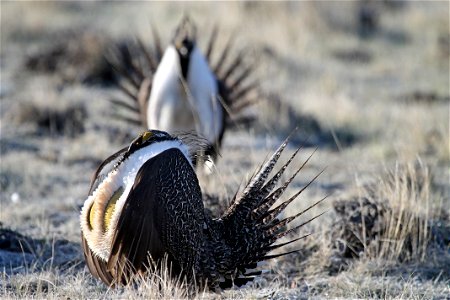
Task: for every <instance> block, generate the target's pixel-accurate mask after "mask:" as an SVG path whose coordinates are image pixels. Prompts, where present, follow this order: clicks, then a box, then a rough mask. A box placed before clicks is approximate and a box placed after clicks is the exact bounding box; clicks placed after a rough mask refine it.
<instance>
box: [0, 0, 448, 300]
mask: <svg viewBox="0 0 450 300" xmlns="http://www.w3.org/2000/svg"><path fill="white" fill-rule="evenodd" d="M185 14H187V15H189V16H190V17H191V19H192V20H193V21H194V22H195V23H196V24H197V27H198V29H197V40H198V43H199V45H200V47H201V48H202V49H205V48H206V43H207V41H208V39H209V36H210V33H211V30H212V28H213V26H214V25H215V24H217V25H218V26H219V36H218V41H217V42H218V47H220V46H224V45H225V44H226V43H227V41H228V39H229V38H230V37H233V38H235V47H234V49H235V50H236V51H244V53H245V54H246V55H245V60H246V61H247V62H249V63H253V64H255V65H256V66H257V67H256V72H255V77H256V78H258V80H259V82H260V87H261V90H262V95H263V97H262V98H261V101H260V102H259V103H258V104H257V105H255V106H254V107H252V109H251V114H252V115H253V116H254V117H255V119H256V120H255V121H254V122H253V123H251V124H249V125H248V126H240V127H236V128H234V129H233V130H231V131H228V132H227V133H226V135H225V139H224V147H223V149H222V154H221V158H220V159H219V161H218V166H217V171H216V173H215V174H214V176H212V178H209V179H205V180H204V181H203V182H202V188H203V189H204V191H205V192H208V193H211V194H215V195H218V197H222V198H225V199H227V197H229V196H230V195H234V192H235V190H236V189H237V188H238V186H239V184H240V183H241V182H242V181H243V180H244V181H245V179H247V178H248V177H249V176H250V175H251V174H252V173H253V171H254V170H255V168H256V167H257V166H258V165H259V164H260V163H261V162H262V161H263V160H264V158H265V157H266V155H267V153H270V151H272V150H273V149H274V147H275V146H276V145H277V144H278V143H279V142H280V141H281V140H282V139H284V138H285V137H286V135H287V134H289V133H290V132H291V131H292V129H293V128H295V127H296V126H298V127H299V133H298V136H296V138H295V139H294V143H293V145H292V147H293V148H292V149H290V151H293V150H294V147H295V146H298V145H301V144H302V145H305V146H306V149H305V151H303V154H302V155H301V158H302V159H305V158H306V157H307V156H308V155H309V154H310V153H311V152H312V151H313V150H314V149H315V148H316V147H317V148H318V151H317V152H316V154H315V155H314V156H313V159H312V161H311V163H310V164H309V165H308V167H307V168H306V170H305V171H304V173H302V174H301V175H300V176H299V179H298V180H297V182H296V183H295V184H294V185H293V187H292V188H291V192H293V191H295V190H296V189H298V188H300V187H302V186H303V185H304V183H306V182H308V181H309V179H311V178H312V176H314V175H315V174H316V173H317V172H319V171H320V170H321V169H322V168H324V167H327V170H326V172H325V173H324V174H323V175H322V176H321V177H320V178H319V180H318V181H317V182H316V183H315V184H313V185H312V186H311V187H310V188H308V190H307V191H305V193H304V197H303V199H302V201H299V202H302V203H297V204H295V205H293V207H292V208H291V212H295V211H296V210H298V209H299V208H302V207H306V206H307V204H308V203H309V204H310V203H312V201H314V200H318V199H320V198H321V197H323V196H325V195H331V197H330V198H331V199H330V201H329V202H328V203H325V204H324V205H323V206H320V207H319V208H317V210H316V212H320V211H321V210H324V209H330V213H329V214H327V217H326V218H324V220H323V221H321V222H320V223H321V224H316V225H311V229H312V230H315V231H320V232H321V233H320V235H319V236H320V238H317V239H316V243H314V242H312V241H306V242H305V243H304V244H302V247H303V249H305V250H304V251H302V252H301V253H300V254H299V255H297V256H295V257H290V258H289V259H287V260H286V261H282V262H281V263H280V265H279V266H278V267H277V266H272V267H274V268H275V271H274V272H273V273H271V275H267V276H266V277H264V278H263V280H262V281H261V282H259V283H258V284H259V286H258V287H259V288H260V289H261V288H264V287H267V286H273V282H276V284H275V286H276V287H275V289H276V291H278V292H280V293H286V295H291V296H292V295H297V296H298V295H299V293H300V294H301V295H303V296H306V297H308V296H312V295H316V296H317V295H319V296H322V297H325V296H341V297H370V296H374V295H375V296H376V295H380V297H382V296H386V297H389V296H392V297H395V296H402V295H403V296H405V295H406V296H408V295H410V294H402V293H403V292H402V291H404V289H405V286H407V287H409V289H408V290H410V291H411V293H412V294H414V293H415V292H418V291H421V293H422V294H421V295H422V296H424V297H425V298H427V297H428V296H430V297H434V296H437V297H439V296H443V295H445V293H446V292H449V290H448V280H449V278H450V270H449V268H450V263H449V262H450V258H449V256H450V255H449V252H448V249H449V248H448V245H449V240H450V238H449V235H450V234H449V232H450V229H449V228H450V225H449V217H448V215H449V211H450V187H449V182H450V178H449V170H450V150H449V147H450V140H449V134H450V133H449V103H450V91H449V56H450V37H449V3H448V2H445V1H443V2H425V1H423V2H400V1H389V0H385V1H351V2H344V1H338V2H325V1H320V2H281V3H279V2H276V3H275V2H273V3H272V2H267V3H266V2H264V3H259V2H232V3H225V2H219V3H209V2H206V3H204V2H195V3H191V2H182V3H179V2H154V3H153V2H152V3H150V2H108V1H102V2H56V1H52V2H38V1H36V2H2V3H1V40H0V42H1V53H0V68H1V69H0V72H1V73H0V75H1V77H0V121H1V128H0V130H1V131H0V135H1V136H0V137H1V146H0V151H1V156H0V188H1V192H0V201H1V207H0V209H1V210H0V222H1V224H2V234H1V235H0V239H1V240H0V246H1V249H0V267H1V268H2V269H3V270H6V271H4V272H3V275H2V276H3V279H4V280H2V283H1V284H0V285H1V291H2V293H4V295H9V296H14V297H18V296H27V295H28V296H29V295H31V294H30V293H31V291H32V290H34V292H35V294H34V295H41V296H46V295H49V293H50V295H54V296H75V297H76V296H78V297H80V296H82V295H84V296H87V297H89V296H91V297H95V295H97V296H98V295H99V294H96V293H98V292H99V291H102V290H101V288H100V287H99V286H95V285H94V287H95V288H94V287H93V283H92V282H91V281H90V279H89V278H90V277H89V276H88V275H86V273H85V272H86V271H85V270H84V262H83V261H82V253H81V249H80V247H79V245H78V243H79V241H80V239H79V234H80V230H79V220H78V215H79V209H80V207H81V205H82V204H83V202H84V200H85V197H86V196H87V192H88V188H89V181H90V177H91V175H92V174H93V172H94V171H95V169H96V167H97V166H98V164H99V163H100V162H101V161H102V160H103V159H105V158H106V157H107V156H109V155H110V154H112V153H113V152H114V151H116V150H117V149H119V148H121V147H123V146H124V145H126V144H128V143H129V142H130V141H131V140H132V138H133V137H134V136H136V135H137V134H138V133H139V132H140V130H141V128H139V127H135V126H133V125H131V124H126V123H124V122H121V121H119V120H116V119H115V118H113V117H112V115H113V113H114V112H115V109H114V108H113V107H112V105H111V103H110V102H109V101H108V100H110V99H112V98H117V97H123V95H122V94H121V92H120V91H119V90H118V89H117V87H116V81H117V76H116V74H115V73H114V72H113V70H112V69H111V67H110V66H109V65H108V63H107V62H106V60H105V58H104V54H105V53H106V52H107V51H108V49H110V48H111V47H112V46H119V47H120V46H121V45H125V44H127V43H130V42H134V40H135V38H136V37H140V38H142V40H144V41H147V42H148V43H149V44H150V43H151V42H152V38H151V26H150V25H151V24H153V25H155V27H156V28H157V29H158V31H159V32H160V36H161V40H162V44H163V45H167V44H168V43H169V42H170V40H171V38H172V36H173V34H174V30H175V28H176V27H177V25H178V23H179V22H180V20H181V19H182V17H183V16H184V15H185ZM215 59H218V57H216V58H215ZM213 60H214V58H213ZM306 140H307V142H306ZM300 164H301V161H299V162H298V164H297V166H299V165H300ZM374 187H378V189H377V188H374ZM400 194H401V196H399V195H400ZM361 199H365V200H364V201H363V200H361ZM366 200H367V203H366ZM403 201H404V202H403ZM366 204H367V205H366ZM399 204H401V205H400V206H401V208H400V214H396V212H397V211H398V209H397V208H396V207H397V205H399ZM381 207H382V208H381ZM405 207H406V208H405ZM363 208H364V209H363ZM371 208H373V209H375V211H376V213H375V214H371V213H370V209H371ZM405 209H406V210H405ZM386 211H388V212H392V211H394V213H385V212H386ZM405 211H406V212H407V213H405ZM382 212H384V213H382ZM408 213H409V214H408ZM355 214H356V217H355ZM424 214H425V216H424ZM379 215H380V217H379ZM381 215H384V216H386V215H389V216H390V217H389V219H388V220H391V221H392V220H397V222H399V223H395V222H394V221H392V222H394V224H400V223H402V224H404V223H405V221H404V219H402V218H404V216H405V215H407V216H409V217H408V218H409V219H408V220H409V221H411V220H413V221H411V224H416V225H417V226H418V228H419V229H417V230H418V231H420V232H422V231H426V232H427V233H426V234H425V235H424V240H426V243H425V244H426V245H425V244H423V241H422V244H421V243H420V242H418V243H419V244H420V245H421V246H420V247H422V248H423V249H422V250H421V251H418V252H417V253H416V252H415V250H414V251H413V250H412V249H415V247H416V246H417V245H416V244H415V243H414V242H405V243H402V245H406V244H408V245H411V246H408V247H409V248H408V247H406V248H408V249H407V251H406V250H405V249H404V247H403V246H399V247H398V248H396V249H395V251H394V250H392V249H390V248H389V249H387V250H386V249H384V248H383V247H381V246H379V244H377V245H378V246H377V247H375V248H376V249H377V250H373V249H372V252H371V253H369V252H370V251H369V252H368V251H367V249H369V248H370V247H368V246H369V243H370V242H368V241H367V240H366V237H368V236H371V234H372V235H373V238H374V239H376V238H379V236H380V234H381V233H380V232H384V233H386V232H388V231H389V230H388V229H386V228H388V227H389V226H387V225H386V226H385V227H383V226H381V225H379V224H378V223H380V222H381V223H383V222H384V221H386V219H383V218H384V217H381ZM399 215H400V216H401V217H399ZM355 218H356V219H358V220H359V221H355V220H356V219H355ZM377 218H378V219H377ZM380 218H381V219H380ZM399 218H400V219H399ZM362 220H363V221H362ZM398 220H400V221H398ZM361 222H362V224H367V222H368V223H371V224H372V223H373V224H372V225H373V228H378V227H379V226H381V227H382V228H384V229H378V230H379V232H378V233H373V232H369V231H370V230H372V227H371V226H368V227H367V228H366V225H364V226H362V227H364V228H363V229H361ZM336 224H337V225H336ZM349 224H350V225H349ZM377 224H378V225H377ZM408 224H410V223H408ZM436 224H437V225H436ZM416 225H411V226H410V227H411V228H415V227H414V226H416ZM327 226H328V227H327ZM349 226H350V227H349ZM352 226H354V227H352ZM377 226H378V227H377ZM324 227H325V228H324ZM329 227H330V228H331V227H334V228H338V229H339V230H340V231H339V230H338V231H336V230H335V231H332V230H330V228H329ZM369 227H370V228H369ZM358 230H359V231H361V230H364V236H365V238H364V241H362V238H361V235H358V234H354V233H355V231H358ZM374 230H375V229H373V231H374ZM414 232H415V233H414ZM414 232H413V233H411V232H409V233H411V234H412V236H414V234H416V233H417V232H416V231H414ZM409 233H408V232H406V233H404V234H405V235H401V238H402V239H403V241H409V240H408V239H411V237H410V236H406V234H409ZM432 234H434V236H433V235H432ZM355 236H357V238H355ZM385 237H386V236H385ZM391 238H393V237H391ZM397 238H398V236H397ZM18 239H22V240H25V241H26V244H27V245H28V246H23V243H22V244H20V243H18V242H17V240H18ZM338 240H339V241H344V242H342V243H337V242H336V241H338ZM355 240H356V241H355ZM429 241H436V242H435V244H433V243H431V242H430V245H431V246H428V244H429ZM319 242H320V243H319ZM352 243H356V244H352ZM414 245H416V246H414ZM372 246H373V245H372ZM352 247H353V248H352ZM358 247H359V248H358ZM420 247H419V248H420ZM350 248H352V249H353V250H352V251H350V250H349V249H350ZM382 248H383V249H384V250H380V249H382ZM416 248H417V247H416ZM55 249H56V250H55ZM355 249H357V250H355ZM430 249H431V250H430ZM432 249H434V250H432ZM436 249H437V250H436ZM383 251H384V252H383ZM404 251H406V252H407V253H409V254H408V255H406V257H408V259H406V258H404V257H403V256H402V255H404V253H405V252H404ZM408 251H409V252H408ZM429 251H432V252H429ZM433 251H434V252H433ZM347 252H352V254H348V253H347ZM356 252H357V254H355V253H356ZM387 252H389V253H391V254H392V253H393V252H395V253H397V254H398V256H395V259H394V258H392V257H390V256H389V255H391V254H389V255H388V256H389V257H387V256H386V253H387ZM373 253H376V254H373ZM413 253H416V254H417V255H416V254H414V255H413ZM430 253H432V255H431V254H430ZM442 253H444V254H442ZM425 254H427V255H431V256H428V257H436V256H439V257H440V259H441V260H432V259H430V261H428V263H429V264H427V265H426V266H424V265H423V260H424V259H423V258H424V255H425ZM415 255H416V256H415ZM355 257H356V258H361V257H364V258H365V260H361V261H363V263H364V264H363V263H360V264H359V265H358V263H355V262H354V259H355ZM381 258H382V262H383V263H382V267H379V266H378V267H373V266H372V265H371V264H376V263H375V262H379V261H380V259H381ZM392 260H394V261H395V262H396V263H394V264H393V265H394V266H395V267H393V268H390V269H389V270H388V271H386V268H385V266H386V265H389V264H387V263H386V261H392ZM442 260H443V261H442ZM368 264H369V265H370V266H371V267H367V266H368ZM411 265H414V266H416V268H414V267H411ZM31 266H32V267H31ZM368 269H371V270H372V269H373V270H376V271H373V272H369V273H367V270H368ZM80 270H83V272H82V273H81V274H82V275H79V274H80V273H79V272H81V271H80ZM392 270H394V271H392ZM399 270H400V271H399ZM417 270H422V271H423V270H427V271H426V272H425V271H424V273H423V272H422V273H421V272H420V271H417ZM391 271H392V273H389V272H391ZM377 272H378V273H377ZM412 272H415V274H419V275H418V276H419V277H420V280H419V281H418V282H419V283H416V277H411V275H410V274H411V273H412ZM55 274H56V275H55ZM74 274H78V275H76V276H75V275H74ZM387 274H388V275H387ZM405 274H406V276H407V278H408V280H406V281H405V280H403V279H401V278H404V276H405ZM423 274H425V275H423ZM439 274H440V275H439ZM37 275H38V277H39V278H45V280H46V281H49V282H51V283H52V284H48V283H47V285H46V288H43V286H45V284H44V283H42V282H43V281H39V279H36V276H37ZM438 275H439V276H438ZM80 276H82V277H80ZM389 276H393V277H392V278H394V279H392V278H390V277H389ZM80 278H81V279H80ZM361 278H368V279H367V281H364V283H361V280H362V279H361ZM380 278H381V279H380ZM264 280H266V281H264ZM402 280H403V281H402ZM63 282H65V284H66V285H68V286H69V287H71V288H69V290H62V289H61V288H60V287H61V285H62V283H63ZM305 282H307V283H305ZM446 282H447V285H446ZM80 284H81V285H82V286H83V287H85V288H84V291H83V293H86V294H79V293H80V292H77V290H79V287H80ZM271 284H272V285H271ZM380 284H381V285H382V287H380V286H379V285H380ZM383 284H384V285H383ZM389 284H391V285H389ZM36 286H37V287H36ZM19 287H25V288H19ZM282 287H283V288H282ZM99 289H100V290H99ZM380 289H381V291H382V292H381V294H377V292H376V291H379V290H380ZM36 293H37V294H36ZM39 293H42V294H39ZM239 293H244V294H239ZM239 293H238V294H231V296H233V295H234V296H237V297H239V296H243V297H246V296H248V295H253V294H252V293H256V291H255V290H251V289H250V290H249V291H248V293H250V294H245V293H246V292H239ZM389 293H391V294H389ZM412 294H411V295H412ZM447 295H448V294H447Z"/></svg>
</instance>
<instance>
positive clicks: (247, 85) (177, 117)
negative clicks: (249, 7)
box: [109, 16, 259, 158]
mask: <svg viewBox="0 0 450 300" xmlns="http://www.w3.org/2000/svg"><path fill="white" fill-rule="evenodd" d="M217 34H218V30H217V27H214V28H213V31H212V34H211V36H210V38H209V42H208V44H207V48H206V51H205V52H204V53H203V52H202V51H201V50H200V48H199V47H198V45H197V30H196V26H195V25H194V23H193V22H192V21H191V20H190V19H189V18H188V17H187V16H186V17H184V18H183V19H182V21H181V23H180V24H179V26H178V27H177V29H176V31H175V34H174V36H173V38H172V40H171V43H170V44H169V45H168V46H167V48H166V49H165V51H163V48H162V45H161V42H160V38H159V35H158V33H157V31H156V30H155V28H153V36H154V47H146V46H144V42H143V41H141V40H139V39H138V43H137V45H135V46H134V47H132V46H128V47H125V48H122V49H116V50H118V51H115V53H111V54H110V55H109V61H110V62H111V64H112V66H113V67H114V68H115V70H116V71H117V72H118V73H119V74H120V76H121V80H120V82H119V87H120V89H121V90H122V91H123V92H124V93H125V94H126V95H128V96H129V98H130V99H131V103H130V102H129V101H126V100H125V99H120V100H118V99H113V100H112V101H113V103H114V104H116V106H120V107H123V108H126V109H127V110H128V111H131V112H132V113H134V117H133V118H129V117H126V116H124V115H118V116H117V117H118V118H121V119H124V120H126V121H129V122H131V123H134V124H138V125H140V126H143V127H144V128H153V129H158V130H164V131H167V132H170V133H179V132H193V133H196V134H198V135H199V136H200V137H203V138H205V139H206V140H207V141H208V144H209V147H208V149H206V154H207V155H210V156H212V157H213V158H216V156H217V151H218V150H219V148H220V145H221V142H222V139H223V136H224V133H225V131H226V129H227V127H229V126H230V123H235V124H237V123H239V118H238V117H237V116H239V115H240V114H241V113H242V112H243V111H244V110H245V108H247V107H248V106H249V105H251V104H253V103H254V102H256V101H257V100H258V98H259V95H258V84H257V81H251V82H250V78H251V75H252V71H253V67H252V66H251V65H249V64H246V63H245V62H244V54H243V53H242V52H241V53H238V54H235V55H234V57H233V58H231V59H228V58H229V57H230V53H231V52H232V43H233V38H234V37H232V38H230V39H229V41H228V43H227V44H226V45H225V47H224V48H223V49H222V50H218V51H219V52H220V55H219V58H218V60H217V63H215V64H213V63H212V57H213V52H214V46H215V44H216V39H217ZM244 119H245V118H243V119H241V121H242V120H244ZM245 120H246V121H248V119H245ZM235 124H234V125H235Z"/></svg>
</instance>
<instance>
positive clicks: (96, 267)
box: [81, 235, 114, 285]
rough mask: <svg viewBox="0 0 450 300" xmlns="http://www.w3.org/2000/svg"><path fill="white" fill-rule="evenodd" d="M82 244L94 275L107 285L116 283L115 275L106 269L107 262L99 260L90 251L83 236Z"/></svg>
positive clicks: (88, 264)
mask: <svg viewBox="0 0 450 300" xmlns="http://www.w3.org/2000/svg"><path fill="white" fill-rule="evenodd" d="M81 244H82V246H83V252H84V258H85V261H86V264H87V266H88V268H89V271H91V273H92V275H94V276H95V277H97V278H99V279H101V280H102V281H103V282H104V283H105V284H107V285H111V284H113V283H114V274H113V273H112V272H110V271H108V269H107V267H106V262H105V261H103V260H102V259H100V258H98V257H97V256H96V255H95V254H94V253H92V251H91V249H89V245H88V243H87V241H86V239H85V238H84V236H83V235H81Z"/></svg>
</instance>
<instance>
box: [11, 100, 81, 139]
mask: <svg viewBox="0 0 450 300" xmlns="http://www.w3.org/2000/svg"><path fill="white" fill-rule="evenodd" d="M86 118H87V110H86V107H85V106H84V105H83V104H81V103H74V104H69V105H65V106H63V105H51V104H45V105H43V104H42V105H41V104H38V103H27V104H23V105H21V106H19V107H18V108H17V112H15V114H14V122H15V123H18V124H26V123H31V124H34V125H35V126H36V129H37V132H38V134H50V135H67V136H70V137H75V136H77V135H79V134H81V133H83V132H84V131H85V128H84V123H85V121H86Z"/></svg>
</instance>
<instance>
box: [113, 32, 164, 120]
mask: <svg viewBox="0 0 450 300" xmlns="http://www.w3.org/2000/svg"><path fill="white" fill-rule="evenodd" d="M152 32H153V38H154V44H155V48H154V49H151V47H146V46H145V45H144V42H143V41H142V40H141V39H139V38H137V39H136V42H135V43H127V44H124V45H118V46H114V47H113V48H112V49H111V50H110V51H109V53H107V54H106V59H107V61H108V62H109V64H110V65H111V67H112V68H113V69H114V71H115V72H116V74H117V75H118V78H119V79H118V83H117V87H118V88H119V89H120V90H121V91H122V93H123V94H124V95H125V96H126V98H120V99H111V103H112V104H113V106H114V107H115V108H117V109H121V111H120V112H117V113H116V114H115V115H114V117H116V118H118V119H121V120H123V121H125V122H128V123H131V124H135V125H140V126H142V127H144V128H147V105H148V99H149V97H150V92H151V89H152V78H153V75H154V74H155V72H156V69H157V67H158V64H159V62H160V60H161V57H162V48H161V43H160V39H159V35H158V33H157V31H156V29H155V28H154V27H153V26H152Z"/></svg>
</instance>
